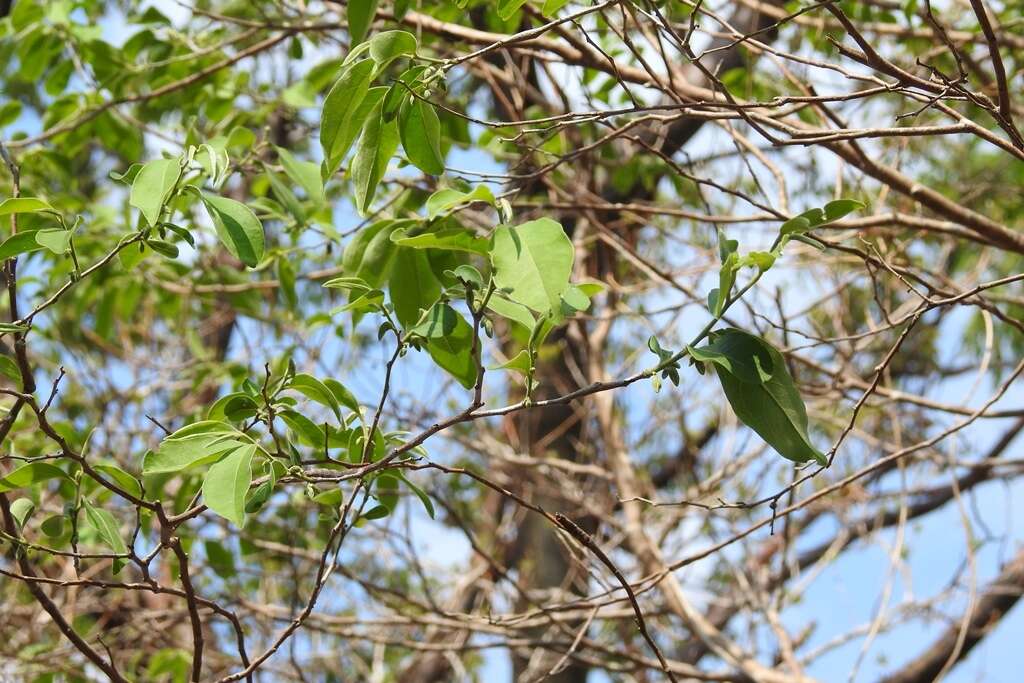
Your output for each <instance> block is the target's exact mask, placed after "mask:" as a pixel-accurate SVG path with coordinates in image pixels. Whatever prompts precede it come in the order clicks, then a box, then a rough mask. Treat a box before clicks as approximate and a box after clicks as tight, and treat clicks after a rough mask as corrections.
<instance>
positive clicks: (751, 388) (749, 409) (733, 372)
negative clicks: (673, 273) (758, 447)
mask: <svg viewBox="0 0 1024 683" xmlns="http://www.w3.org/2000/svg"><path fill="white" fill-rule="evenodd" d="M688 350H689V352H690V354H691V355H692V356H693V358H695V359H696V360H698V361H703V362H709V363H712V364H713V365H714V367H715V370H716V373H717V374H718V379H719V381H720V382H721V383H722V389H723V390H724V391H725V396H726V398H727V399H729V404H730V405H731V406H732V409H733V412H735V413H736V417H738V418H739V419H740V420H741V421H742V422H743V423H744V424H745V425H747V426H748V427H750V428H751V429H753V430H754V431H755V432H756V433H757V434H758V435H759V436H760V437H761V438H762V439H764V440H765V441H766V442H767V443H768V445H769V446H771V447H772V448H774V449H775V450H776V451H777V452H778V453H779V454H780V455H782V456H783V457H785V458H788V459H789V460H793V461H795V462H808V461H810V460H814V461H815V462H817V463H819V464H821V465H825V464H827V460H826V458H825V456H824V454H823V453H822V452H821V451H819V450H818V449H816V448H815V447H814V446H813V445H812V444H811V442H810V437H809V436H808V434H807V429H808V423H807V410H806V408H804V403H803V400H802V399H801V398H800V393H799V392H798V391H797V388H796V385H795V384H794V382H793V378H792V377H790V375H789V370H787V369H786V362H785V360H784V359H783V358H782V354H780V353H779V352H778V351H777V350H776V349H775V348H774V347H773V346H772V345H771V344H769V343H768V342H766V341H765V340H763V339H761V338H760V337H757V336H755V335H752V334H749V333H747V332H743V331H742V330H737V329H732V328H730V329H726V330H721V331H718V332H713V333H712V336H711V341H710V343H709V344H708V345H707V346H703V347H701V348H699V349H694V348H692V347H688Z"/></svg>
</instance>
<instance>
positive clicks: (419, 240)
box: [391, 228, 489, 256]
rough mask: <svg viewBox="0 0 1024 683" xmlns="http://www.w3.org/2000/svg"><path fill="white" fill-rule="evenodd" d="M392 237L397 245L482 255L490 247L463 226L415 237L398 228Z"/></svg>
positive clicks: (485, 241)
mask: <svg viewBox="0 0 1024 683" xmlns="http://www.w3.org/2000/svg"><path fill="white" fill-rule="evenodd" d="M391 239H392V241H393V242H394V243H395V244H397V245H400V246H403V247H412V248H413V249H443V250H447V251H465V252H469V253H471V254H480V255H481V256H484V255H486V254H487V252H488V249H489V246H488V242H487V240H485V239H484V238H482V237H477V236H476V235H475V234H473V232H471V231H470V230H467V229H463V228H451V229H446V230H439V231H437V232H426V233H423V234H420V235H415V236H413V237H408V236H407V235H406V233H405V231H404V230H396V231H395V232H393V233H392V234H391Z"/></svg>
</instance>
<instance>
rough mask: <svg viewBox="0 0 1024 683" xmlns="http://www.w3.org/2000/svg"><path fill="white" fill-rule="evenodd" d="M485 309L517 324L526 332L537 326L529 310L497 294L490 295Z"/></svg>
mask: <svg viewBox="0 0 1024 683" xmlns="http://www.w3.org/2000/svg"><path fill="white" fill-rule="evenodd" d="M487 308H489V309H490V310H492V311H494V312H495V313H497V314H498V315H500V316H501V317H503V318H508V319H509V320H511V321H513V322H517V323H519V324H520V325H522V326H523V327H525V328H526V329H528V330H532V329H533V328H534V326H535V325H536V324H537V319H536V318H534V317H533V313H531V312H530V309H529V308H527V307H526V306H523V305H522V304H517V303H516V302H515V301H509V300H508V299H506V298H505V297H503V296H498V295H497V294H492V295H491V298H490V299H488V301H487Z"/></svg>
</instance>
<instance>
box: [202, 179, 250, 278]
mask: <svg viewBox="0 0 1024 683" xmlns="http://www.w3.org/2000/svg"><path fill="white" fill-rule="evenodd" d="M203 203H204V204H205V205H206V208H207V210H208V211H209V212H210V217H211V218H212V219H213V223H214V225H215V226H216V228H217V236H218V237H220V240H221V242H223V243H224V246H226V247H227V249H228V251H230V252H231V253H232V254H233V255H234V256H235V257H236V258H237V259H238V260H239V261H241V262H242V263H244V264H245V265H247V266H249V267H250V268H255V267H256V265H257V264H259V262H260V260H262V259H263V250H264V238H263V225H262V224H261V223H260V219H258V218H256V214H254V213H253V212H252V209H250V208H249V207H248V206H246V205H245V204H242V203H241V202H236V201H235V200H234V199H228V198H227V197H219V196H217V195H213V194H207V193H203Z"/></svg>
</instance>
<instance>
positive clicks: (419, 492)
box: [393, 470, 434, 519]
mask: <svg viewBox="0 0 1024 683" xmlns="http://www.w3.org/2000/svg"><path fill="white" fill-rule="evenodd" d="M393 473H394V476H396V477H398V478H399V479H401V480H402V481H403V482H404V483H405V485H406V486H408V487H409V488H410V489H411V490H412V492H413V493H415V494H416V497H417V498H419V499H420V502H421V503H423V508H424V509H425V510H426V511H427V514H428V515H430V518H431V519H434V503H433V502H432V501H431V500H430V496H428V495H427V494H426V492H425V491H424V490H423V489H421V488H420V487H419V486H416V484H414V483H412V482H411V481H409V480H408V479H407V478H406V477H405V475H404V474H402V473H401V472H400V471H398V470H393Z"/></svg>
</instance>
